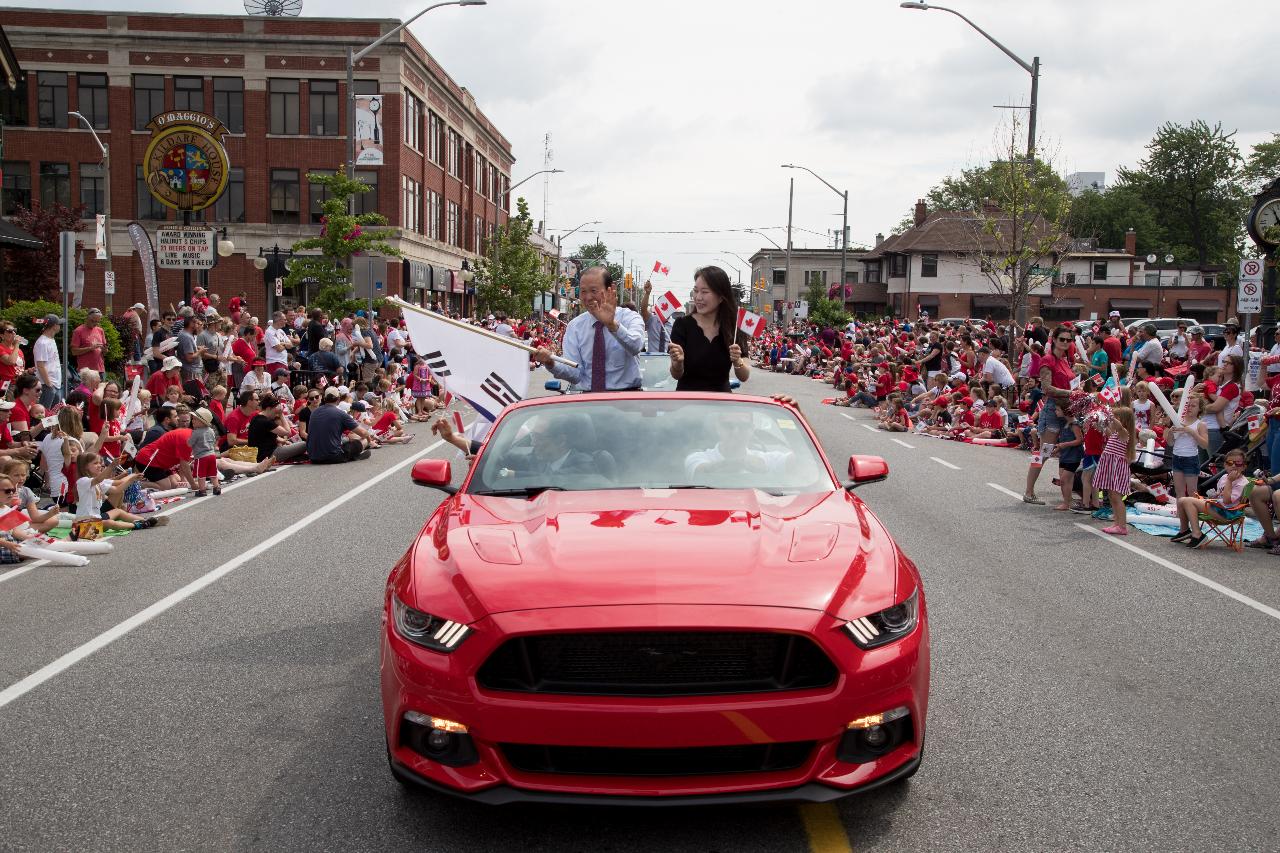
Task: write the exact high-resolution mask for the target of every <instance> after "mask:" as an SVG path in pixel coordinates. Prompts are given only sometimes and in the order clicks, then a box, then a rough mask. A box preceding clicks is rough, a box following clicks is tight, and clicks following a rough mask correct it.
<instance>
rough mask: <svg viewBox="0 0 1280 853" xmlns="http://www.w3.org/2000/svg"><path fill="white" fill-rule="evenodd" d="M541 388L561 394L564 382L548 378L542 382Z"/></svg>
mask: <svg viewBox="0 0 1280 853" xmlns="http://www.w3.org/2000/svg"><path fill="white" fill-rule="evenodd" d="M542 390H544V391H555V392H556V393H558V394H563V393H564V383H562V382H561V381H560V380H559V379H548V380H547V381H546V382H544V383H542Z"/></svg>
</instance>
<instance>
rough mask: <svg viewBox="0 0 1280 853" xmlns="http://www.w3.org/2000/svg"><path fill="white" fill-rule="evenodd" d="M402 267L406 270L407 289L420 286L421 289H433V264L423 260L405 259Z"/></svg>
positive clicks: (405, 282) (405, 283)
mask: <svg viewBox="0 0 1280 853" xmlns="http://www.w3.org/2000/svg"><path fill="white" fill-rule="evenodd" d="M400 268H401V269H402V270H404V287H405V290H408V289H410V288H418V289H420V290H430V289H431V266H430V264H425V263H423V262H422V261H414V260H407V259H406V260H405V262H404V263H403V264H401V265H400Z"/></svg>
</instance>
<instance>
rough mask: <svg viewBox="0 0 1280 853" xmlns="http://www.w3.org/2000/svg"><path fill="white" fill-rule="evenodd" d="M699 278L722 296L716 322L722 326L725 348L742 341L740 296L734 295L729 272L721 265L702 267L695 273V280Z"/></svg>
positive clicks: (721, 332) (721, 331)
mask: <svg viewBox="0 0 1280 853" xmlns="http://www.w3.org/2000/svg"><path fill="white" fill-rule="evenodd" d="M698 279H702V280H703V281H705V282H706V283H707V287H709V288H711V292H712V293H714V294H715V295H716V296H719V297H720V309H719V310H718V311H717V312H716V324H717V325H718V326H719V327H720V338H721V339H722V340H723V341H724V342H725V344H724V345H725V348H726V349H728V347H729V345H730V344H732V343H742V342H741V341H739V340H738V298H737V297H736V296H734V295H733V284H732V283H731V282H730V281H729V274H728V273H727V272H725V271H724V270H722V269H720V267H714V266H713V267H702V268H701V269H699V270H698V271H697V272H695V273H694V274H693V280H694V281H695V282H696V281H697V280H698ZM690 313H692V312H690Z"/></svg>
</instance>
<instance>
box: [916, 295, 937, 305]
mask: <svg viewBox="0 0 1280 853" xmlns="http://www.w3.org/2000/svg"><path fill="white" fill-rule="evenodd" d="M916 302H918V303H920V304H921V305H937V304H938V297H937V296H936V295H934V294H932V293H922V294H920V295H919V296H917V297H916Z"/></svg>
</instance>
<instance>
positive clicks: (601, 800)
mask: <svg viewBox="0 0 1280 853" xmlns="http://www.w3.org/2000/svg"><path fill="white" fill-rule="evenodd" d="M920 760H921V754H920V753H917V754H916V757H915V758H913V759H911V760H910V761H908V762H907V763H906V764H903V765H902V766H901V767H898V768H897V769H896V770H894V771H893V772H891V773H889V774H887V775H885V776H881V777H880V778H879V779H875V780H873V781H871V782H868V783H867V784H865V785H862V786H860V787H857V788H850V789H847V790H842V789H839V788H832V787H829V786H827V785H820V784H818V783H816V782H810V783H809V784H807V785H801V786H800V787H798V788H780V789H777V790H773V791H747V792H743V793H733V794H698V795H695V796H687V797H632V796H624V795H616V794H555V793H549V792H546V791H528V790H525V789H523V788H512V787H511V786H509V785H500V786H498V787H495V788H486V789H485V790H483V791H478V792H476V793H474V794H469V793H467V792H465V791H459V790H457V789H455V788H450V787H449V786H448V785H441V784H440V783H438V782H433V781H432V780H430V779H427V778H426V777H424V776H420V775H418V774H417V773H415V772H413V771H412V770H410V769H409V768H407V767H405V766H403V765H401V764H393V765H392V772H393V773H395V774H396V775H397V776H399V777H400V778H401V779H404V780H405V781H408V782H412V783H414V784H417V785H421V786H422V787H424V788H428V789H430V790H432V791H436V792H439V793H441V794H448V795H450V796H453V797H458V798H459V799H463V800H469V801H471V802H474V803H484V804H485V805H489V806H506V805H511V804H513V803H545V804H548V805H571V806H644V807H658V808H667V807H680V806H734V805H756V804H759V803H829V802H832V801H834V800H839V799H842V798H844V797H850V796H853V795H854V794H864V793H866V792H867V791H873V790H875V789H876V788H880V787H883V786H885V785H891V784H893V783H894V782H897V781H898V780H900V779H904V778H906V777H907V776H910V775H911V774H913V773H915V772H916V769H917V768H918V767H919V766H920Z"/></svg>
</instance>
